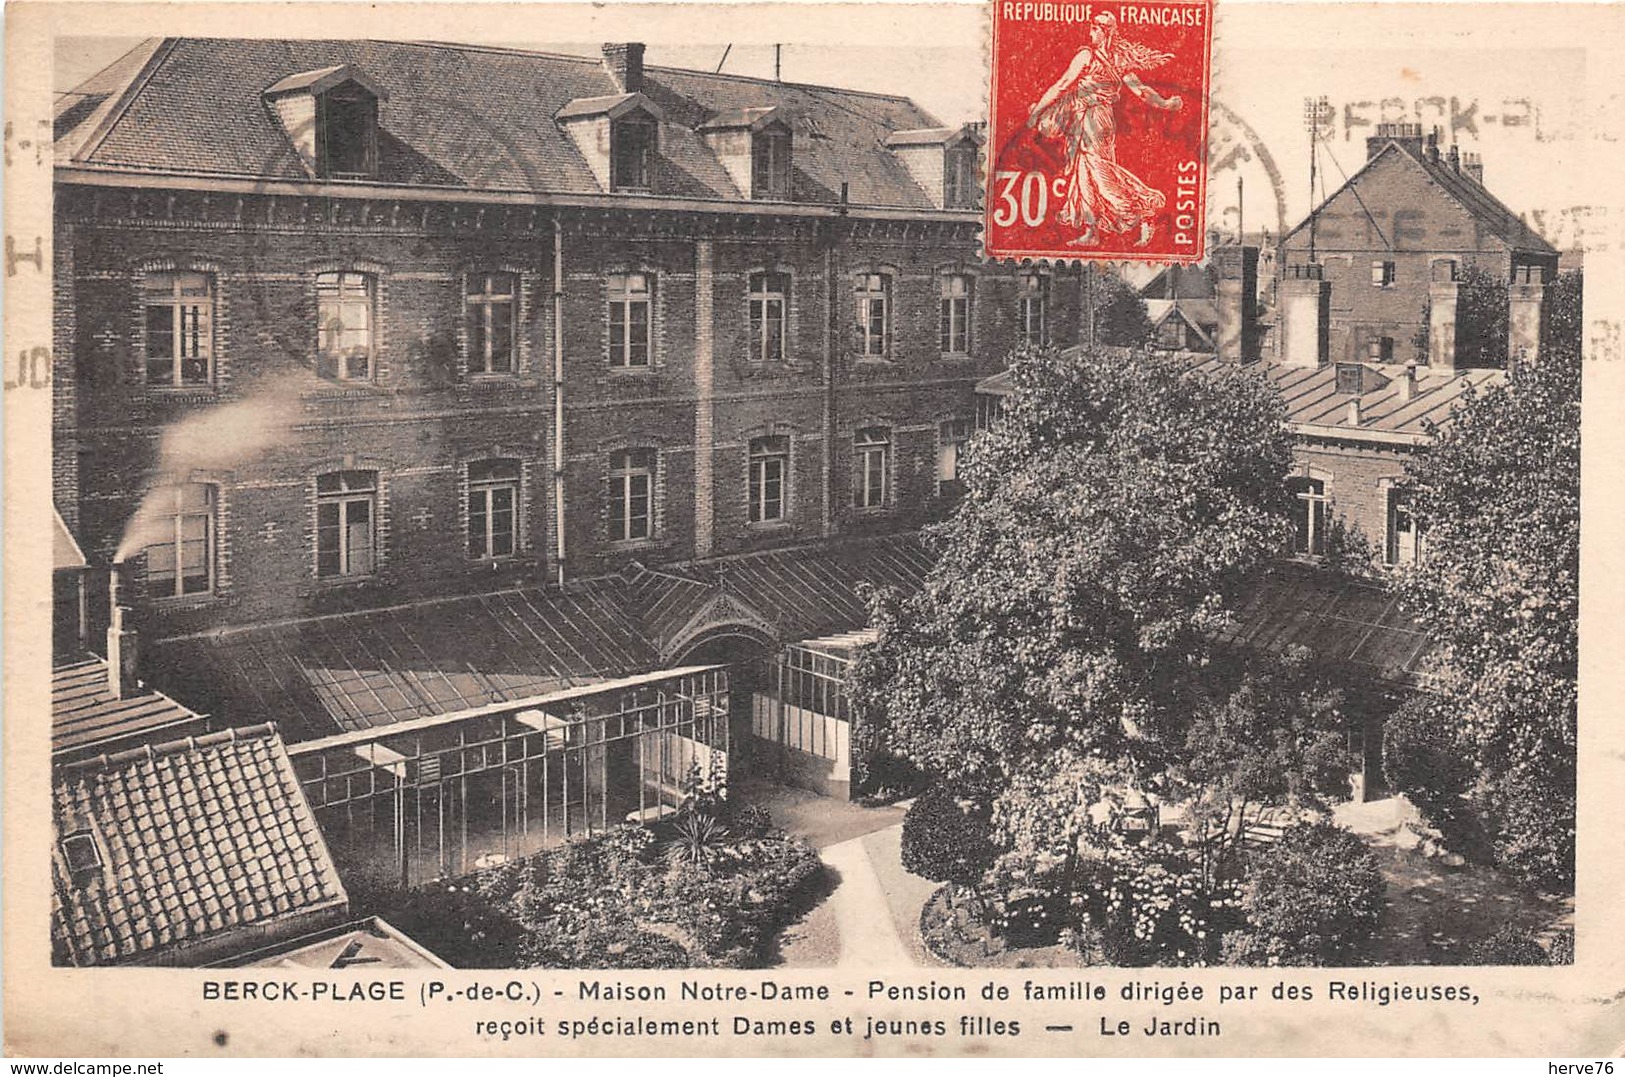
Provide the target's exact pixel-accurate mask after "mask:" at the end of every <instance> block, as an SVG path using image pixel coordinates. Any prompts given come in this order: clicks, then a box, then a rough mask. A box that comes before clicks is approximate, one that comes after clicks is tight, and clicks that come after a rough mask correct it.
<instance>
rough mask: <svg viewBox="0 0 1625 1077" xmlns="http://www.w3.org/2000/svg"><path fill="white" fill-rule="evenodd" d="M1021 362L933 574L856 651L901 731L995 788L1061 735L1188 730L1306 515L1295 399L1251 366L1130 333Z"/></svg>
mask: <svg viewBox="0 0 1625 1077" xmlns="http://www.w3.org/2000/svg"><path fill="white" fill-rule="evenodd" d="M1011 372H1012V381H1013V385H1014V393H1013V395H1012V396H1011V397H1010V398H1009V399H1008V400H1007V402H1006V407H1005V411H1004V417H1003V419H1002V420H1001V421H1000V422H998V423H997V424H995V425H994V427H993V428H992V429H991V430H989V431H987V432H985V433H982V434H979V435H978V436H977V437H976V438H975V439H973V441H972V444H971V446H970V449H969V451H968V452H967V454H966V456H965V458H964V461H963V463H962V470H961V475H962V477H963V478H964V480H965V483H966V487H967V494H966V497H965V499H964V501H963V502H962V504H961V506H960V508H959V509H958V511H957V512H956V514H955V515H954V516H953V517H952V518H951V519H950V520H949V521H948V522H946V523H945V524H942V525H939V526H938V527H936V528H935V529H933V530H931V531H930V532H928V541H929V542H930V543H931V544H932V546H934V547H935V549H936V552H937V561H936V565H935V567H934V568H933V570H932V572H931V574H930V576H929V577H928V579H927V582H926V586H925V587H924V588H923V589H922V590H921V591H920V592H918V593H917V594H915V595H912V596H908V597H904V598H899V597H897V596H895V595H882V596H880V597H879V599H878V600H877V601H875V602H874V603H873V611H872V612H873V618H874V622H875V624H876V626H877V627H878V628H879V629H880V639H879V641H878V642H877V643H876V644H875V645H874V646H871V647H869V648H866V649H865V650H864V652H863V653H862V655H861V657H860V658H859V659H858V661H857V662H856V663H855V668H854V672H853V692H854V697H855V702H856V704H857V706H858V707H859V709H860V711H861V712H862V713H865V714H872V713H883V714H885V715H886V717H887V720H888V725H889V729H888V738H889V742H890V744H891V746H892V749H893V750H894V751H896V752H898V753H899V754H902V755H904V756H906V757H908V758H910V759H911V760H913V761H914V762H915V763H916V764H918V765H919V766H921V767H922V769H924V770H926V771H927V772H928V773H930V774H932V775H934V776H936V777H938V778H939V779H946V780H947V781H948V782H949V783H950V784H951V785H952V786H954V787H955V788H956V790H958V791H960V793H961V795H970V796H975V797H978V798H979V799H981V800H982V801H983V802H991V800H992V799H993V798H994V797H995V796H996V795H997V794H998V792H999V791H1001V790H1002V789H1003V788H1004V787H1006V786H1007V785H1008V784H1009V779H1010V776H1011V775H1013V774H1016V773H1020V772H1021V771H1022V770H1023V769H1024V768H1027V767H1029V766H1031V765H1032V764H1033V761H1035V760H1039V759H1042V758H1044V757H1045V756H1047V755H1048V754H1050V753H1053V752H1055V751H1057V750H1059V749H1061V748H1070V749H1072V750H1073V751H1074V752H1076V753H1077V754H1078V755H1080V756H1086V755H1089V754H1090V753H1092V752H1096V751H1099V752H1101V753H1103V754H1104V755H1105V756H1107V757H1117V756H1119V755H1122V756H1127V757H1131V758H1134V759H1137V760H1140V761H1141V762H1143V763H1145V764H1148V765H1155V764H1156V763H1157V762H1158V761H1159V760H1161V759H1162V758H1164V756H1165V754H1166V752H1167V751H1169V750H1176V749H1177V748H1178V747H1179V745H1181V744H1182V743H1183V736H1182V729H1183V726H1184V725H1185V723H1186V721H1187V718H1188V715H1189V713H1190V710H1191V700H1192V697H1193V695H1194V694H1195V693H1196V691H1197V689H1198V686H1199V682H1200V680H1201V677H1202V663H1203V661H1204V660H1205V658H1206V656H1207V654H1208V652H1209V649H1210V646H1211V634H1212V632H1213V631H1214V630H1215V629H1216V628H1218V627H1220V626H1221V625H1222V624H1224V623H1225V621H1226V616H1227V615H1226V610H1227V609H1228V608H1230V607H1231V606H1232V604H1233V599H1234V596H1235V593H1236V591H1237V589H1238V587H1239V585H1240V583H1241V581H1242V579H1243V577H1244V575H1245V573H1246V572H1247V570H1249V569H1250V568H1252V567H1253V566H1254V565H1256V564H1257V563H1259V562H1260V561H1261V560H1262V559H1264V558H1266V557H1269V556H1271V555H1273V554H1274V553H1276V552H1277V551H1279V550H1280V549H1281V548H1282V546H1283V545H1284V542H1285V539H1286V534H1287V530H1286V529H1287V519H1288V505H1287V497H1286V493H1285V488H1284V485H1283V477H1284V475H1285V473H1286V470H1287V466H1288V463H1289V461H1290V459H1291V448H1290V442H1289V440H1288V434H1287V433H1286V430H1285V426H1284V423H1283V421H1282V420H1283V414H1282V405H1281V401H1280V398H1279V396H1278V395H1277V394H1276V393H1275V392H1274V391H1273V390H1272V389H1271V388H1270V387H1269V386H1268V385H1267V384H1266V383H1265V382H1263V381H1262V380H1261V379H1259V378H1257V377H1256V376H1255V375H1253V374H1251V373H1250V372H1247V371H1244V370H1241V369H1239V368H1235V369H1232V368H1226V369H1223V370H1220V371H1217V372H1216V373H1214V374H1213V375H1212V376H1211V377H1201V378H1198V377H1191V376H1189V375H1188V373H1187V372H1186V370H1185V368H1184V367H1183V366H1181V365H1180V364H1179V363H1178V362H1177V361H1174V360H1171V359H1168V358H1165V357H1159V356H1155V355H1150V354H1145V353H1138V354H1135V353H1128V352H1124V351H1118V350H1115V349H1099V350H1095V351H1092V352H1087V353H1085V354H1082V355H1079V356H1076V357H1069V358H1063V357H1062V356H1061V355H1060V354H1059V353H1057V352H1056V351H1054V350H1053V349H1046V350H1039V351H1036V352H1033V353H1031V354H1026V355H1022V356H1018V357H1017V359H1016V361H1015V363H1014V365H1013V366H1012V368H1011Z"/></svg>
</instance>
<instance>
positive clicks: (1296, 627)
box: [1220, 562, 1429, 684]
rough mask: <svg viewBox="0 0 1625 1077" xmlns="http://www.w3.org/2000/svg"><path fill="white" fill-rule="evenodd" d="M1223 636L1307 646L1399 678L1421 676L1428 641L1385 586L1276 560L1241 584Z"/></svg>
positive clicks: (1274, 647) (1257, 645)
mask: <svg viewBox="0 0 1625 1077" xmlns="http://www.w3.org/2000/svg"><path fill="white" fill-rule="evenodd" d="M1244 594H1245V596H1246V597H1245V601H1244V602H1243V605H1242V607H1241V609H1240V610H1238V611H1237V615H1236V623H1235V625H1234V627H1233V628H1232V629H1230V630H1229V631H1227V632H1225V633H1223V634H1222V635H1221V637H1220V638H1221V640H1222V641H1223V642H1226V643H1235V644H1241V645H1244V646H1247V647H1251V648H1254V649H1256V650H1263V651H1284V650H1286V648H1288V647H1291V646H1294V645H1297V646H1303V647H1308V648H1309V649H1310V650H1312V651H1314V652H1315V654H1316V655H1317V656H1319V657H1320V658H1321V659H1323V660H1326V661H1329V662H1333V663H1336V664H1338V665H1341V666H1344V667H1345V668H1348V669H1351V670H1354V671H1356V672H1359V673H1361V674H1363V675H1365V676H1368V677H1373V678H1376V679H1379V680H1384V681H1390V682H1393V683H1398V684H1415V683H1418V681H1419V679H1420V678H1419V671H1420V670H1421V666H1422V660H1423V659H1424V658H1425V657H1426V655H1427V652H1428V648H1429V641H1428V638H1427V636H1426V635H1425V634H1424V633H1423V631H1422V628H1421V626H1420V625H1418V624H1417V623H1416V622H1415V621H1414V620H1412V619H1411V617H1410V615H1408V614H1407V613H1405V612H1404V611H1403V610H1401V609H1400V607H1399V600H1398V599H1397V598H1395V597H1394V595H1393V593H1392V592H1390V591H1389V590H1388V589H1387V588H1385V587H1382V586H1380V585H1377V584H1373V583H1367V582H1364V581H1360V580H1353V579H1348V578H1344V577H1339V576H1335V575H1333V574H1331V573H1328V572H1325V571H1323V570H1320V569H1317V568H1314V567H1311V566H1308V565H1299V564H1295V563H1292V562H1279V563H1276V564H1273V565H1271V566H1270V567H1269V568H1268V569H1267V570H1265V571H1264V572H1262V573H1260V574H1258V575H1257V576H1255V577H1254V578H1253V579H1252V581H1250V583H1249V585H1248V586H1247V588H1246V589H1245V591H1244Z"/></svg>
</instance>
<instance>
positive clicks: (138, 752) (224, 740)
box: [59, 722, 277, 771]
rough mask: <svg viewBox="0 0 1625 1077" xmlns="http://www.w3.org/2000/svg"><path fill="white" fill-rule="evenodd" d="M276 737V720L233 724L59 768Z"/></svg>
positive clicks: (102, 765) (97, 766) (107, 764)
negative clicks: (247, 724)
mask: <svg viewBox="0 0 1625 1077" xmlns="http://www.w3.org/2000/svg"><path fill="white" fill-rule="evenodd" d="M276 737H277V731H276V723H275V722H264V723H261V724H260V725H250V726H233V727H231V728H230V729H222V730H221V731H220V732H218V733H205V734H204V735H203V736H201V737H184V738H182V739H180V740H172V741H167V742H165V743H163V744H148V745H144V746H142V747H140V748H127V749H125V750H124V751H122V752H114V753H113V754H111V755H107V754H102V755H94V756H91V757H89V758H87V759H78V760H74V761H73V762H71V763H63V764H62V765H61V767H60V768H59V769H61V770H64V771H78V770H108V769H110V768H112V767H115V766H122V765H123V764H125V763H133V762H135V761H136V760H139V759H156V758H157V757H158V756H161V755H175V754H178V753H180V752H192V751H196V750H197V749H199V748H213V747H216V746H217V745H221V744H235V743H237V742H238V741H244V740H260V739H262V738H276Z"/></svg>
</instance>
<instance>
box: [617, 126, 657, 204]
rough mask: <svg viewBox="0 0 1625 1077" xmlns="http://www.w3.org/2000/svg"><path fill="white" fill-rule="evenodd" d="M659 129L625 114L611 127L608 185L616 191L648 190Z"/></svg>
mask: <svg viewBox="0 0 1625 1077" xmlns="http://www.w3.org/2000/svg"><path fill="white" fill-rule="evenodd" d="M659 130H660V129H659V128H658V127H657V126H656V125H655V124H654V123H652V122H651V121H649V120H648V119H645V118H643V117H632V116H628V117H626V118H625V119H620V120H615V121H613V123H612V124H611V126H610V136H609V141H610V161H609V168H610V172H609V184H610V187H611V189H613V190H617V191H647V190H649V189H650V187H651V186H652V185H651V183H650V173H651V165H652V163H653V158H654V153H655V149H656V147H657V143H658V137H659V134H658V133H659Z"/></svg>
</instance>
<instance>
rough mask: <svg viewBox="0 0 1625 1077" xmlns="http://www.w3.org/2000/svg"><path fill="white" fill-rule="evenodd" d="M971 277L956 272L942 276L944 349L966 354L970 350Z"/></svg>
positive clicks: (944, 351) (957, 353) (946, 352)
mask: <svg viewBox="0 0 1625 1077" xmlns="http://www.w3.org/2000/svg"><path fill="white" fill-rule="evenodd" d="M970 293H971V281H970V278H969V277H967V276H964V275H962V274H957V273H956V274H954V275H952V276H947V277H943V278H942V351H943V354H944V355H964V354H966V353H967V352H969V351H970Z"/></svg>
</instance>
